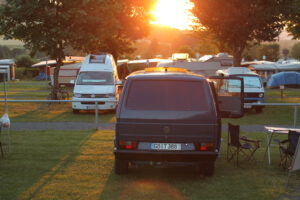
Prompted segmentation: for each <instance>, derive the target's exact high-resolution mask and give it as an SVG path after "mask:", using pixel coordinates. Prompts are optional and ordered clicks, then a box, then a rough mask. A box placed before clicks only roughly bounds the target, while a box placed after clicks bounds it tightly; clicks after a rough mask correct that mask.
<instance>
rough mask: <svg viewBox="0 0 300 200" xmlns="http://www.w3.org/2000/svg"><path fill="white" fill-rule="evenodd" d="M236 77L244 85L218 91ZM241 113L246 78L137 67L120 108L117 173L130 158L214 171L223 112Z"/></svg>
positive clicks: (125, 169) (130, 160)
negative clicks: (137, 69) (228, 91)
mask: <svg viewBox="0 0 300 200" xmlns="http://www.w3.org/2000/svg"><path fill="white" fill-rule="evenodd" d="M220 80H222V81H220ZM232 80H235V81H237V82H239V83H240V85H239V86H240V91H239V92H237V91H235V93H232V94H227V95H223V94H220V95H219V96H218V95H217V91H216V90H215V88H219V86H218V83H220V82H222V83H224V82H226V81H232ZM215 85H216V86H215ZM241 116H243V80H242V79H241V78H222V77H215V78H210V79H207V78H205V77H203V76H201V75H199V74H194V73H191V72H188V71H187V70H185V69H178V68H167V67H166V68H159V67H157V68H146V69H145V70H144V71H139V72H135V73H133V74H131V75H129V76H128V77H127V80H126V82H125V85H124V88H123V92H122V94H121V97H120V101H119V106H118V109H117V113H116V118H117V122H116V136H115V141H114V143H115V148H114V155H115V173H116V174H124V173H127V172H128V169H129V165H130V163H137V164H139V162H143V163H144V162H163V161H166V162H191V163H193V164H195V166H196V167H197V168H198V169H199V172H200V173H202V174H205V175H213V173H214V163H215V160H216V158H217V156H218V154H219V152H220V139H221V117H231V118H235V117H241Z"/></svg>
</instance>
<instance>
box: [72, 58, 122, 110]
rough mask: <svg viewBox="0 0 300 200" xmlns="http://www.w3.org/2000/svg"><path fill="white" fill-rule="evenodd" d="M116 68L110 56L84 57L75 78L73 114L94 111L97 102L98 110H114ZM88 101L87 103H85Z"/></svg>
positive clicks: (116, 97) (117, 81) (117, 82)
mask: <svg viewBox="0 0 300 200" xmlns="http://www.w3.org/2000/svg"><path fill="white" fill-rule="evenodd" d="M120 83H121V82H120V80H119V78H118V73H117V66H116V63H115V61H114V59H113V56H112V55H111V54H106V53H103V54H91V55H88V56H86V57H85V59H84V61H83V63H82V66H81V68H80V71H79V74H78V76H77V79H76V82H75V87H74V92H73V93H74V96H73V100H85V101H82V102H72V109H73V112H74V113H78V112H79V111H80V110H95V109H96V103H95V100H97V101H100V102H98V109H99V110H115V109H116V107H117V101H118V99H119V95H118V88H117V87H118V86H117V85H118V84H120ZM86 100H88V101H86Z"/></svg>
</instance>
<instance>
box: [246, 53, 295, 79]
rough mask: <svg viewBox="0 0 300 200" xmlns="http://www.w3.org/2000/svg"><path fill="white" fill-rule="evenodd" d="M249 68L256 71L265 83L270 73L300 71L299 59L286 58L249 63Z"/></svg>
mask: <svg viewBox="0 0 300 200" xmlns="http://www.w3.org/2000/svg"><path fill="white" fill-rule="evenodd" d="M249 68H250V69H251V70H252V71H255V72H256V73H258V74H259V75H260V76H261V78H262V80H263V83H264V85H266V84H267V82H268V80H269V78H270V77H271V75H272V74H275V73H279V72H288V71H293V72H300V61H299V60H295V59H287V60H279V61H277V62H263V63H253V64H250V65H249Z"/></svg>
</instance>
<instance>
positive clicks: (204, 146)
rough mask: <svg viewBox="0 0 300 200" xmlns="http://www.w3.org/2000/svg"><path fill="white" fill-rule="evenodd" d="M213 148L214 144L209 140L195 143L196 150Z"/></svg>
mask: <svg viewBox="0 0 300 200" xmlns="http://www.w3.org/2000/svg"><path fill="white" fill-rule="evenodd" d="M213 149H214V144H213V143H211V142H205V143H204V142H203V143H200V144H197V145H196V150H197V151H213Z"/></svg>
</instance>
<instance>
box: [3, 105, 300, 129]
mask: <svg viewBox="0 0 300 200" xmlns="http://www.w3.org/2000/svg"><path fill="white" fill-rule="evenodd" d="M5 102H7V103H68V102H91V100H0V103H5ZM93 102H95V108H96V109H95V127H96V129H98V125H99V103H100V102H110V103H111V102H113V103H116V102H117V101H107V100H106V101H103V100H93ZM245 105H246V106H293V107H294V118H293V119H294V122H293V126H294V127H296V126H297V120H298V107H300V103H245Z"/></svg>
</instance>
